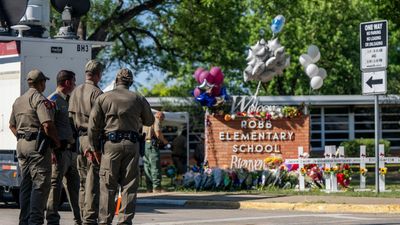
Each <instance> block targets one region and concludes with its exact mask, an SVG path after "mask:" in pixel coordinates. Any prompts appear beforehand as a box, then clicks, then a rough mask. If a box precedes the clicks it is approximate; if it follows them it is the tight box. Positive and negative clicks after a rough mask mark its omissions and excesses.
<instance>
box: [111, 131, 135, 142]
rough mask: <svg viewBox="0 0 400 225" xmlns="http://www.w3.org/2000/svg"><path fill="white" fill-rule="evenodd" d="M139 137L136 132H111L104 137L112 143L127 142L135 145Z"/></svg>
mask: <svg viewBox="0 0 400 225" xmlns="http://www.w3.org/2000/svg"><path fill="white" fill-rule="evenodd" d="M139 137H140V136H139V133H138V132H136V131H112V132H109V133H107V134H106V135H105V140H106V141H111V142H114V143H116V142H121V141H122V140H129V141H132V142H133V143H136V142H138V141H139Z"/></svg>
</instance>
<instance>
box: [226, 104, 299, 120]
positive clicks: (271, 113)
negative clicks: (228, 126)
mask: <svg viewBox="0 0 400 225" xmlns="http://www.w3.org/2000/svg"><path fill="white" fill-rule="evenodd" d="M227 115H229V114H226V115H225V117H224V119H225V118H226V116H227ZM301 115H302V112H301V108H297V107H294V106H275V105H272V106H271V105H270V106H265V107H263V108H262V110H260V111H249V112H236V113H235V114H232V115H230V118H229V120H231V119H232V120H234V119H235V118H240V117H246V118H257V119H262V120H276V119H282V118H294V117H298V116H301ZM229 120H226V121H229Z"/></svg>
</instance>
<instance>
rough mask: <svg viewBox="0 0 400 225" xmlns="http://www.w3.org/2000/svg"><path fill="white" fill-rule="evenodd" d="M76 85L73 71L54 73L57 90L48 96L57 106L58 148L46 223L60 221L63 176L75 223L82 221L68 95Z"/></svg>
mask: <svg viewBox="0 0 400 225" xmlns="http://www.w3.org/2000/svg"><path fill="white" fill-rule="evenodd" d="M74 88H75V73H74V72H72V71H68V70H61V71H60V72H59V73H58V74H57V89H56V91H55V92H53V93H52V94H51V95H50V96H49V99H50V101H52V102H54V103H55V105H56V110H55V115H54V119H55V126H56V128H57V133H58V136H59V139H60V142H61V148H59V149H54V151H53V157H54V159H55V160H54V161H53V165H52V174H51V189H50V194H49V199H48V200H47V213H46V220H47V224H49V225H50V224H56V225H59V224H60V214H59V213H58V207H59V205H60V200H61V191H62V186H63V178H64V177H65V181H66V183H65V190H66V193H67V197H68V200H69V204H70V206H71V209H72V212H73V214H74V221H75V224H76V225H78V224H79V225H80V224H82V219H81V213H80V210H79V174H78V168H77V165H76V157H77V154H76V151H75V143H74V142H75V140H74V133H73V129H72V124H71V121H70V118H69V116H68V100H69V95H70V94H71V92H72V91H73V90H74Z"/></svg>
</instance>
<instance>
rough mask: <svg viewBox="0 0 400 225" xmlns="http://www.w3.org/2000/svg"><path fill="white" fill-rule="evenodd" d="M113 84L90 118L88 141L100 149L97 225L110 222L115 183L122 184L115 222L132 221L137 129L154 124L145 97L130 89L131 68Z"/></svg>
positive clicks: (136, 159) (119, 75) (134, 196)
mask: <svg viewBox="0 0 400 225" xmlns="http://www.w3.org/2000/svg"><path fill="white" fill-rule="evenodd" d="M115 83H116V88H115V89H114V90H112V91H110V92H107V93H104V94H103V95H101V96H99V98H98V99H97V100H96V103H95V104H94V106H93V110H92V112H91V114H90V118H89V140H90V143H91V145H92V146H93V149H94V150H95V151H96V152H100V151H103V154H102V157H101V166H100V212H99V224H111V223H112V220H113V217H114V213H115V195H116V193H117V190H118V185H120V187H121V191H122V200H121V208H120V210H119V214H118V222H117V223H118V224H132V219H133V217H134V215H135V205H136V192H137V188H138V184H139V157H140V156H139V139H140V135H139V133H138V131H139V130H140V128H141V126H142V124H143V125H146V126H149V125H151V124H153V122H154V116H153V113H152V112H151V108H150V105H149V103H148V102H147V101H146V99H145V98H144V97H143V96H140V95H138V94H136V93H134V92H131V91H129V86H131V85H132V83H133V74H132V72H131V71H130V70H128V69H121V70H119V71H118V73H117V77H116V82H115ZM102 136H104V138H101V137H102ZM102 140H103V141H102ZM102 142H104V148H103V147H102ZM102 149H103V150H102Z"/></svg>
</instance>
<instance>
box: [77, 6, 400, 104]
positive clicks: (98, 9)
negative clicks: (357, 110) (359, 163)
mask: <svg viewBox="0 0 400 225" xmlns="http://www.w3.org/2000/svg"><path fill="white" fill-rule="evenodd" d="M399 7H400V1H399V0H394V1H389V0H338V1H325V0H306V1H301V0H279V1H277V0H181V1H180V0H147V1H131V0H130V1H127V0H125V1H124V0H118V1H115V0H103V1H99V0H96V1H92V8H91V11H90V13H89V14H88V15H87V16H86V17H84V18H82V20H81V22H82V23H84V24H86V26H87V34H88V35H87V37H88V39H89V40H98V41H111V42H113V46H112V48H109V49H106V50H105V51H103V52H102V53H100V55H99V56H98V57H101V58H103V59H104V60H107V61H109V62H117V63H119V64H120V65H121V66H122V65H128V66H129V67H130V68H132V69H134V70H136V71H138V72H141V71H148V73H149V74H151V71H153V70H157V71H161V73H162V74H165V77H164V78H165V82H167V81H171V80H174V85H171V86H166V85H164V84H160V85H158V86H157V87H154V88H153V89H152V90H146V89H144V90H143V91H144V92H145V93H146V94H148V95H151V96H156V95H158V96H177V95H178V96H187V95H188V93H189V92H190V90H191V89H193V88H194V87H195V85H196V84H195V81H194V79H193V78H192V73H193V71H194V70H195V69H196V68H197V67H199V66H202V67H205V68H210V67H211V66H215V65H216V66H220V67H221V68H222V69H223V71H224V73H225V79H226V82H225V84H226V85H227V87H228V91H229V92H230V93H231V94H248V93H250V92H253V91H254V90H255V87H256V85H257V83H256V82H248V83H244V81H243V76H242V71H243V69H244V68H245V67H246V61H245V58H246V56H247V50H248V49H249V47H250V45H253V44H255V43H256V42H257V41H258V40H259V39H260V38H264V39H266V40H268V39H271V37H272V33H271V31H270V28H269V26H270V22H271V21H272V19H273V18H274V17H275V16H276V15H278V14H282V15H284V16H285V18H286V24H285V26H284V28H283V30H282V31H281V33H279V40H280V42H281V44H282V45H283V46H285V49H286V52H287V53H288V54H289V55H290V56H291V65H290V67H289V68H288V69H286V70H285V72H284V74H283V76H280V77H275V78H274V79H273V80H272V81H270V82H268V83H267V84H266V85H265V89H264V90H263V91H262V92H261V93H260V94H261V95H309V94H361V72H360V70H359V68H360V49H359V24H360V23H361V22H366V21H373V20H381V19H387V20H388V21H389V68H388V93H389V94H397V90H398V89H399V88H400V82H399V79H400V77H399V72H400V65H399V63H398V62H400V46H399V43H400V42H399V39H400V26H399V21H400V20H399V19H400V16H399V15H400V14H399V12H400V11H399ZM310 44H315V45H317V46H318V47H319V48H320V52H321V60H320V61H319V62H318V66H321V67H323V68H325V69H326V70H327V72H328V77H327V78H326V79H325V81H324V85H323V87H322V88H321V89H320V90H318V91H312V90H311V89H310V85H309V78H308V77H307V75H306V74H305V73H304V71H303V69H302V67H301V65H300V63H299V62H298V57H299V56H300V55H301V54H302V53H305V52H306V51H307V46H308V45H310ZM97 53H98V52H95V54H97Z"/></svg>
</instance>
